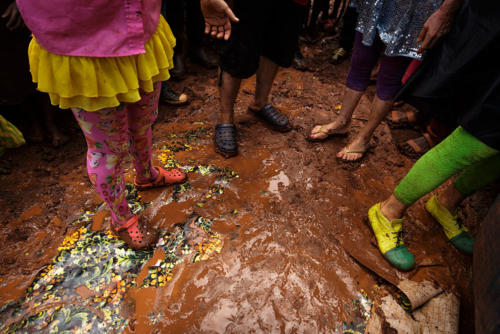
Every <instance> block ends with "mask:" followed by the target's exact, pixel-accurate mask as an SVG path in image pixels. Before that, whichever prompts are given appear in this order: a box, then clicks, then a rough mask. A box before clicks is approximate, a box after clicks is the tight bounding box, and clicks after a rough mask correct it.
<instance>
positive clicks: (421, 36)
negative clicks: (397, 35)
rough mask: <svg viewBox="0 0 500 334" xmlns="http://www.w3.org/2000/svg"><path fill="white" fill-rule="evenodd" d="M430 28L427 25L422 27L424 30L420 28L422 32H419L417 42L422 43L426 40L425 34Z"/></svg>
mask: <svg viewBox="0 0 500 334" xmlns="http://www.w3.org/2000/svg"><path fill="white" fill-rule="evenodd" d="M428 29H429V28H427V26H425V25H424V27H423V28H422V30H420V34H418V37H417V42H418V43H420V42H422V41H423V40H424V38H425V35H426V34H427V30H428Z"/></svg>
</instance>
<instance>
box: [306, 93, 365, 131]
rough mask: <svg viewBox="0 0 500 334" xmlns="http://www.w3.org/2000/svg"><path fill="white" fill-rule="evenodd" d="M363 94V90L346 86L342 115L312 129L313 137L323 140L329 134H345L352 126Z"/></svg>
mask: <svg viewBox="0 0 500 334" xmlns="http://www.w3.org/2000/svg"><path fill="white" fill-rule="evenodd" d="M361 96H363V92H359V91H356V90H353V89H350V88H347V87H346V89H345V92H344V100H343V101H342V109H341V110H340V115H339V116H338V117H337V118H336V119H335V121H333V122H331V123H328V124H325V125H317V126H315V127H314V128H313V130H312V131H311V135H310V137H311V139H319V140H321V139H326V138H327V137H328V136H329V135H335V134H344V133H347V132H349V130H350V128H351V119H352V114H353V113H354V110H355V109H356V107H357V106H358V103H359V100H360V99H361Z"/></svg>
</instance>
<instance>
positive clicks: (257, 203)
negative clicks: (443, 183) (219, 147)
mask: <svg viewBox="0 0 500 334" xmlns="http://www.w3.org/2000/svg"><path fill="white" fill-rule="evenodd" d="M331 50H332V45H328V44H326V45H318V46H308V47H305V49H304V54H305V55H306V56H307V57H308V58H309V61H310V66H309V67H310V70H309V71H305V72H299V71H296V70H294V69H284V70H282V71H281V72H280V73H279V75H278V77H277V79H276V81H275V85H274V87H273V93H272V95H273V97H272V102H273V103H274V104H275V105H277V106H279V107H280V108H281V109H282V110H283V111H284V112H285V113H286V114H288V115H289V116H290V118H291V120H292V123H293V125H294V128H293V130H292V131H291V132H289V133H285V134H282V133H276V132H273V131H272V130H270V129H269V128H267V127H266V126H265V125H263V124H262V123H261V122H260V121H259V120H258V119H256V118H254V116H252V115H250V114H249V113H248V112H247V111H246V108H247V106H248V105H249V103H250V102H251V97H252V92H253V90H254V83H255V81H254V79H249V80H247V81H245V82H244V84H243V87H242V92H241V94H240V96H239V98H238V103H237V106H236V122H237V127H238V131H239V138H238V141H239V144H240V153H239V155H238V156H237V157H234V158H231V159H223V158H221V157H220V156H219V155H217V154H216V153H215V152H214V149H213V144H212V140H213V138H212V132H213V131H212V129H213V127H214V125H215V123H216V115H217V108H218V99H217V88H216V77H217V75H216V72H215V71H208V70H205V69H202V68H201V67H199V66H197V65H191V66H190V67H189V71H190V72H189V74H188V77H187V78H186V79H185V80H184V81H182V82H173V83H172V84H171V85H172V87H173V88H175V89H177V90H185V91H186V92H187V93H188V94H189V95H190V97H191V103H190V104H189V105H188V106H185V107H179V108H173V107H169V106H161V108H160V115H159V118H158V121H157V122H156V124H155V126H154V145H155V161H156V162H157V163H160V164H175V163H178V164H179V165H182V166H185V167H186V168H188V167H187V166H191V168H190V169H189V168H188V170H189V171H190V172H189V185H188V186H185V187H183V188H175V187H169V188H165V189H158V190H151V191H148V192H144V193H142V194H141V195H142V202H150V201H152V204H151V205H150V206H149V207H148V208H147V209H146V212H145V214H146V215H147V216H148V217H149V218H150V220H151V223H152V224H153V225H155V226H157V227H158V228H160V229H162V230H163V231H165V233H167V232H168V233H170V234H168V235H167V234H165V236H164V237H165V239H164V240H165V242H166V244H168V242H169V241H168V240H172V238H173V235H174V232H175V231H181V232H182V233H181V235H182V237H183V238H184V239H183V240H184V241H185V242H184V246H182V247H185V248H186V250H185V251H184V250H183V251H182V252H177V253H176V254H177V255H178V254H181V255H180V256H177V258H176V259H177V260H176V261H174V262H168V261H166V262H165V261H163V262H162V259H166V258H168V254H170V253H169V248H168V247H167V246H164V247H158V249H157V250H156V251H155V252H154V253H153V254H151V253H149V254H139V255H140V256H139V255H138V257H137V258H136V259H135V260H134V261H136V262H131V263H129V266H130V267H126V268H125V267H123V268H125V269H116V270H115V269H113V268H112V269H111V272H112V273H113V275H112V279H111V280H107V281H106V280H105V281H106V282H105V283H103V284H104V285H103V286H106V287H107V288H104V289H103V288H102V286H101V288H99V287H95V286H93V285H92V282H89V281H88V280H87V281H86V280H85V279H83V277H86V276H85V275H86V274H85V271H92V270H93V268H92V266H90V265H88V264H86V265H85V266H84V265H83V264H82V263H83V262H78V261H76V260H74V259H73V260H71V261H73V262H72V263H76V262H78V263H80V264H79V267H78V268H83V269H81V270H82V272H83V274H82V273H80V274H79V275H80V276H75V277H77V278H78V279H77V278H75V279H74V280H69V281H68V280H66V281H64V277H70V275H73V271H72V270H74V268H76V267H74V266H73V267H71V268H73V269H67V268H68V266H66V263H69V262H68V261H69V260H68V258H67V257H64V256H66V255H67V254H66V253H64V254H63V253H61V252H64V251H65V250H71V249H75V248H72V247H75V244H74V243H75V242H76V241H75V240H80V241H82V240H83V239H85V238H94V239H95V240H97V241H95V242H94V243H92V245H94V244H99V243H100V242H101V241H99V240H106V241H105V242H104V241H102V242H104V243H106V244H110V245H112V247H115V248H113V250H117V249H126V247H124V246H123V245H122V244H120V243H119V242H118V241H116V240H115V239H112V237H110V236H107V235H105V234H104V233H101V234H99V233H100V232H99V231H100V230H104V229H105V228H106V224H107V223H106V219H105V217H106V216H107V215H108V213H107V211H106V210H105V208H99V209H96V208H97V207H98V206H99V204H100V199H99V197H98V196H97V194H96V192H95V191H94V190H93V189H92V187H91V184H90V182H89V180H88V177H87V174H86V169H85V152H86V146H85V142H84V138H83V136H82V134H81V133H80V131H79V129H78V127H77V124H76V122H74V120H73V119H72V117H71V115H70V114H69V113H68V112H66V111H62V112H61V114H60V115H59V117H58V122H59V124H60V126H61V127H62V129H63V130H64V131H65V132H66V134H68V135H69V136H70V137H71V141H70V142H69V143H68V144H66V145H65V146H63V147H61V148H58V149H54V148H52V147H50V146H48V145H47V144H44V143H42V144H29V145H26V146H24V147H22V148H20V149H17V150H11V151H9V152H7V153H6V155H5V156H4V158H6V159H10V160H11V161H12V164H13V171H12V173H11V174H10V175H1V176H0V183H1V185H2V186H1V188H0V224H1V228H0V252H1V254H2V256H1V257H0V312H1V313H0V330H2V331H6V330H7V328H10V330H14V329H17V330H19V331H22V330H23V328H24V330H28V331H44V330H47V329H48V328H54V327H51V326H56V325H55V324H53V323H54V322H55V321H57V322H58V324H57V326H61V323H64V321H62V320H61V318H60V314H61V313H64V312H66V310H68V309H69V310H73V311H74V310H75V307H77V306H78V305H80V306H81V308H82V310H83V311H82V312H83V313H82V312H80V313H78V312H73V313H71V312H72V311H67V313H64V317H63V318H64V319H66V322H67V323H66V325H67V326H68V327H65V328H79V329H81V330H85V331H90V332H103V331H104V332H108V331H109V332H122V331H124V332H127V333H129V332H130V333H131V332H137V333H181V332H185V333H195V332H204V333H250V332H285V333H306V332H307V333H314V332H321V333H332V332H338V333H342V332H346V331H348V330H351V332H352V331H354V330H357V331H359V332H362V331H363V326H364V324H365V323H366V318H365V316H366V315H367V314H369V312H370V310H369V307H368V309H367V307H366V305H365V304H367V305H369V304H370V302H369V301H373V302H374V303H375V305H376V302H377V300H378V298H380V296H382V295H384V294H386V293H388V291H390V290H391V289H390V288H388V286H387V284H386V283H385V282H384V281H383V280H381V279H379V278H378V277H377V276H376V275H375V274H373V273H372V272H371V271H369V270H367V269H366V268H365V267H363V266H361V265H360V264H358V263H357V262H356V261H355V260H354V259H353V258H352V257H351V256H350V255H349V254H348V252H346V251H345V249H344V248H343V247H342V244H343V240H352V239H353V238H354V236H355V237H356V238H357V240H359V238H360V236H364V235H366V234H365V232H366V231H367V226H366V225H365V223H364V221H363V220H364V217H365V215H366V212H367V210H368V208H369V207H370V206H371V205H372V204H374V203H375V202H377V201H379V200H382V199H384V198H385V197H386V196H388V195H389V194H390V192H391V190H392V189H393V188H394V186H395V185H396V184H397V182H398V180H400V179H401V178H402V177H403V176H404V175H405V173H406V172H407V171H408V170H409V168H410V167H411V165H412V164H413V162H414V160H411V159H409V158H406V157H405V156H403V155H401V154H400V153H399V152H398V150H397V148H396V145H395V140H399V141H400V140H403V139H405V138H406V137H409V136H411V135H413V133H414V132H412V131H404V130H399V131H397V132H394V131H391V130H390V129H389V128H388V126H387V125H386V124H385V123H384V124H382V125H381V126H380V127H379V128H378V129H377V131H376V133H375V136H374V138H373V144H374V146H375V147H374V148H373V149H372V150H371V152H370V153H369V154H368V156H367V158H366V159H364V160H363V161H362V162H361V163H357V164H352V165H349V164H344V163H341V162H339V161H337V160H336V159H335V153H336V152H338V151H339V150H340V149H341V148H342V147H343V145H345V144H347V143H348V140H349V139H348V138H333V139H330V140H328V141H326V142H322V143H310V142H308V141H307V140H306V139H305V138H306V135H307V133H308V131H309V130H310V128H311V127H312V126H313V125H314V124H317V123H321V122H325V121H327V120H329V119H332V118H333V117H335V111H334V109H335V108H334V107H335V106H336V105H339V104H340V102H341V98H342V92H343V82H344V81H345V78H346V74H347V69H348V63H347V62H345V63H343V64H341V65H339V66H333V65H331V64H329V63H328V61H327V59H328V56H329V54H330V53H331ZM373 94H374V87H371V88H370V89H369V91H368V92H367V94H366V96H365V97H363V99H362V101H361V104H360V106H359V107H358V109H357V111H356V112H355V121H354V127H353V130H354V131H357V130H358V129H359V127H360V126H362V125H363V123H364V121H365V120H366V118H367V117H368V114H369V101H370V99H371V97H373ZM405 108H408V107H405ZM12 118H14V119H15V121H17V122H18V123H19V122H20V121H21V123H22V118H20V117H19V115H17V116H16V115H14V117H12ZM16 118H17V119H16ZM21 127H22V124H21ZM192 130H195V131H192ZM190 131H191V132H190ZM193 166H194V167H193ZM196 166H198V167H196ZM132 172H133V170H132V167H131V165H130V166H129V169H128V176H129V180H131V179H132V175H133V174H132ZM493 192H494V189H493V190H492V189H489V190H486V191H482V192H479V193H478V194H476V195H474V196H473V197H472V198H470V199H469V200H467V201H466V203H465V204H464V205H463V206H462V207H461V215H462V217H463V218H465V224H466V225H467V226H468V227H469V228H470V229H471V230H472V233H473V234H474V233H476V231H477V229H478V228H479V225H480V222H481V220H482V218H483V217H484V215H485V213H486V211H487V208H488V205H489V204H490V203H491V201H492V194H493ZM423 203H424V202H422V201H420V202H418V203H417V204H416V205H414V206H413V207H412V208H411V209H410V210H409V212H408V215H407V219H406V222H405V225H404V228H405V230H406V231H407V234H406V242H407V244H408V246H409V248H410V250H411V251H413V252H414V254H415V256H416V259H417V262H419V263H429V259H430V261H431V262H432V265H435V266H436V267H439V268H440V270H439V271H437V272H438V273H439V274H435V277H431V279H432V280H434V281H435V282H438V283H441V284H443V285H444V286H445V289H447V290H449V291H452V292H454V293H456V294H457V295H459V296H460V301H461V311H460V318H461V320H460V328H461V332H462V333H472V332H473V323H472V320H471V319H472V318H473V306H472V292H471V285H470V280H471V258H470V257H466V256H464V255H462V254H460V253H459V252H458V251H456V250H455V249H454V248H453V247H452V246H451V245H450V244H449V243H447V242H446V240H445V237H444V235H443V234H442V232H441V231H440V228H439V227H438V226H437V225H436V223H435V222H433V220H432V219H431V218H430V217H429V216H427V214H426V213H425V211H424V210H423ZM96 210H97V214H95V215H93V213H94V212H96ZM87 211H88V212H87ZM85 212H87V217H89V218H88V219H80V220H77V219H78V218H81V217H82V214H85ZM193 214H196V215H199V216H201V217H204V218H205V219H207V221H210V224H207V225H206V226H205V225H203V224H201V225H200V224H198V225H196V224H195V223H193V221H192V220H190V217H192V215H193ZM75 220H77V221H75ZM183 222H188V223H187V224H185V225H182V224H179V223H183ZM176 224H177V225H176ZM195 225H196V226H195ZM200 226H201V227H200ZM82 228H86V230H85V231H84V230H82ZM75 231H76V233H77V234H75ZM189 231H191V232H189ZM192 231H197V232H196V233H195V234H193V233H194V232H192ZM86 233H90V234H86ZM65 238H66V239H65ZM78 238H80V239H78ZM169 238H170V239H169ZM363 238H364V239H363V240H362V242H359V244H358V247H359V249H361V250H366V252H376V248H375V247H374V239H373V238H365V237H363ZM63 240H64V241H63ZM186 240H187V241H186ZM78 242H79V241H77V242H76V243H77V244H78ZM61 245H62V246H63V247H61ZM82 247H83V246H82ZM179 247H180V246H179ZM90 254H96V253H90ZM117 254H118V253H117ZM120 254H122V253H120ZM127 254H129V253H127ZM63 255H64V256H63ZM79 255H80V254H79V253H78V252H72V253H71V256H76V257H77V256H79ZM91 257H92V256H91ZM96 258H97V257H96ZM179 258H181V260H178V259H179ZM64 261H67V262H64ZM85 263H86V262H85ZM110 263H116V261H115V262H113V260H111V262H110ZM165 263H167V268H170V269H168V270H167V271H165V270H163V269H165V268H164V267H165V266H164V267H163V269H162V270H163V271H162V273H163V274H162V275H163V276H162V275H160V274H159V276H154V275H156V274H154V275H153V276H152V275H151V272H152V271H151V270H149V268H150V267H153V269H158V268H160V267H161V264H165ZM169 263H170V265H169ZM94 265H97V264H95V263H94ZM110 265H111V266H113V265H114V264H110ZM155 265H156V267H155ZM374 265H376V264H374ZM58 266H59V267H60V268H62V269H61V272H58V273H57V275H59V276H57V275H56V274H54V273H53V272H52V271H54V268H57V267H58ZM169 266H170V267H169ZM64 268H66V269H64ZM106 268H107V269H106V270H108V271H109V270H110V269H109V266H108V267H106ZM120 270H122V271H121V272H120ZM158 271H159V272H160V271H161V270H160V269H158ZM106 273H108V272H106V271H105V270H102V271H101V272H100V275H101V276H95V277H94V279H95V280H97V279H98V278H100V277H104V276H105V274H106ZM50 275H53V278H52V280H51V281H47V282H45V281H44V277H46V276H50ZM54 275H55V276H54ZM160 276H161V277H162V278H160ZM51 277H52V276H51ZM110 277H111V276H110ZM155 278H157V280H155ZM78 280H81V283H74V282H76V281H78ZM122 281H124V282H126V284H125V283H124V284H122V285H120V284H121V283H120V282H122ZM78 282H80V281H78ZM103 282H104V281H103ZM110 282H112V283H110ZM133 282H136V283H137V284H136V285H134V283H133ZM144 282H148V283H147V284H144ZM160 283H161V284H160ZM43 284H45V285H43ZM57 284H59V285H57ZM71 284H73V285H71ZM41 285H43V286H44V288H43V289H44V292H43V293H40V294H39V293H38V292H37V291H38V290H40V289H41V288H40V286H41ZM120 286H122V289H121V290H120V291H122V293H121V294H117V293H116V290H117V289H118V287H120ZM27 288H28V291H26V289H27ZM56 288H57V289H59V290H57V291H56V292H55V289H56ZM108 288H109V291H108V290H106V289H108ZM37 289H38V290H37ZM102 291H108V292H105V293H104V297H109V296H114V297H113V298H114V299H113V300H111V299H109V300H108V301H107V302H102V301H101V300H100V299H99V298H101V297H103V296H101V295H99V294H100V293H101V294H102ZM42 294H43V295H44V297H43V298H42V299H40V300H37V299H36V298H39V296H41V295H42ZM69 295H70V297H68V296H69ZM37 296H38V297H37ZM54 296H55V297H54ZM91 298H94V301H93V302H87V300H89V299H91ZM366 301H368V302H366ZM16 302H17V303H16ZM365 302H366V303H365ZM92 303H96V304H92ZM112 305H114V306H113V307H114V309H113V308H111V306H112ZM363 305H365V306H363ZM96 309H97V311H96ZM99 309H100V310H101V311H100V310H99ZM89 310H90V311H89ZM108 310H114V311H113V312H115V311H116V315H112V314H111V313H112V312H111V311H109V312H108ZM63 311H64V312H63ZM9 312H10V313H9ZM44 312H45V313H44ZM58 312H59V313H58ZM85 312H87V313H85ZM2 313H3V314H2ZM84 313H85V314H87V315H86V316H85V320H82V319H83V318H82V319H80V320H79V321H80V322H78V321H76V322H73V323H70V322H68V319H74V317H76V315H80V316H81V315H82V314H84ZM363 313H365V314H364V315H363ZM58 314H59V316H58ZM7 315H8V316H7ZM70 315H71V316H70ZM49 316H51V317H52V318H50V317H49ZM92 316H95V319H94V318H92ZM30 317H31V318H30ZM37 319H41V320H37ZM54 319H55V320H54ZM89 319H90V320H89ZM91 319H94V320H91ZM23 320H24V323H23ZM36 321H39V322H38V323H36ZM9 326H10V327H9ZM16 326H17V327H16ZM23 326H24V327H23ZM30 326H31V327H30ZM58 328H59V329H61V328H62V327H58Z"/></svg>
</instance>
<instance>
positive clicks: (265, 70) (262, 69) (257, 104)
mask: <svg viewBox="0 0 500 334" xmlns="http://www.w3.org/2000/svg"><path fill="white" fill-rule="evenodd" d="M278 68H279V66H278V65H277V64H276V63H275V62H273V61H271V60H270V59H268V58H266V57H260V61H259V68H258V70H257V80H256V84H255V96H254V101H253V103H252V104H251V105H250V108H251V109H254V110H259V109H262V108H263V107H264V106H265V105H266V104H268V101H269V93H270V92H271V88H272V87H273V82H274V78H275V77H276V74H277V73H278Z"/></svg>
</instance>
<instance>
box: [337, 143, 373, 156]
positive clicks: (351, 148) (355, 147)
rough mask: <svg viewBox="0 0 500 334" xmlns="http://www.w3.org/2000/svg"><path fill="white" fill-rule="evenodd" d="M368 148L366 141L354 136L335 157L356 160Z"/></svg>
mask: <svg viewBox="0 0 500 334" xmlns="http://www.w3.org/2000/svg"><path fill="white" fill-rule="evenodd" d="M368 148H369V145H368V143H365V142H363V141H361V140H360V139H357V138H356V139H355V140H354V141H353V142H352V143H351V144H349V145H347V146H346V147H344V148H343V149H342V150H341V151H340V152H339V153H337V158H339V159H341V160H344V161H357V160H360V159H361V158H362V157H363V155H364V154H365V153H366V151H367V150H368Z"/></svg>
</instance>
